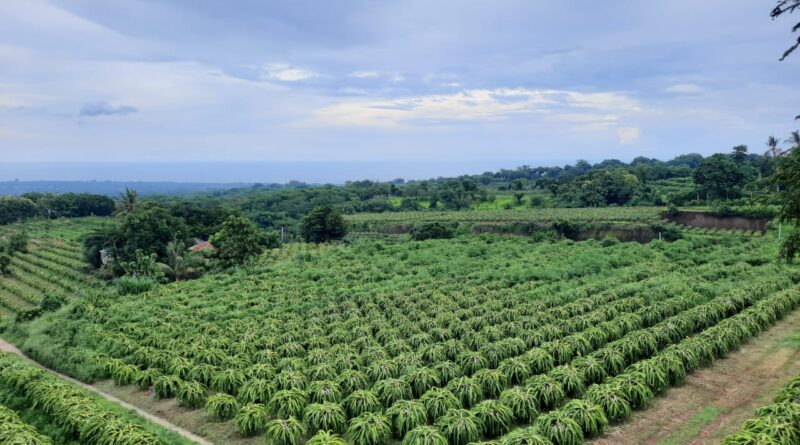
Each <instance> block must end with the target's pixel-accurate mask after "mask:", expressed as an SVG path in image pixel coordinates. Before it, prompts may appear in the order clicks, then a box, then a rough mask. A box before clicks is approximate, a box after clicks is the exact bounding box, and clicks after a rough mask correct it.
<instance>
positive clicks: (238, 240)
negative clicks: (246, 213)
mask: <svg viewBox="0 0 800 445" xmlns="http://www.w3.org/2000/svg"><path fill="white" fill-rule="evenodd" d="M209 241H210V242H211V244H212V245H213V246H214V248H215V249H216V256H217V258H219V259H220V260H221V261H223V262H224V263H226V264H243V263H245V262H247V261H249V260H250V259H251V258H253V257H255V256H258V255H260V254H261V252H263V251H264V248H265V247H277V245H278V242H279V241H278V239H277V236H274V235H273V236H268V235H267V234H266V233H265V232H264V231H263V230H261V229H259V228H258V226H257V225H256V224H255V223H254V222H253V221H251V220H249V219H247V218H244V217H242V216H233V215H231V216H229V217H228V219H227V220H225V222H224V223H222V228H221V229H220V231H219V232H217V233H215V234H214V235H213V236H212V237H211V239H210V240H209Z"/></svg>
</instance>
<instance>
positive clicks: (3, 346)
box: [0, 338, 213, 445]
mask: <svg viewBox="0 0 800 445" xmlns="http://www.w3.org/2000/svg"><path fill="white" fill-rule="evenodd" d="M0 351H3V352H10V353H12V354H16V355H18V356H20V357H22V358H24V359H26V360H28V361H30V362H31V363H34V364H35V365H36V366H39V367H41V368H42V369H44V370H46V371H47V372H49V373H51V374H53V375H55V376H57V377H59V378H61V379H64V380H66V381H68V382H70V383H72V384H74V385H77V386H80V387H81V388H83V389H85V390H87V391H91V392H93V393H95V394H97V395H99V396H100V397H102V398H104V399H106V400H108V401H111V402H114V403H116V404H118V405H120V406H122V407H123V408H125V409H129V410H132V411H135V412H136V414H138V415H140V416H142V417H144V418H145V419H147V420H149V421H151V422H153V423H155V424H157V425H160V426H163V427H164V428H167V429H169V430H172V431H174V432H176V433H178V434H180V435H181V436H183V437H184V438H186V439H189V440H191V441H194V442H197V443H198V444H200V445H213V444H212V443H211V442H209V441H208V440H206V439H203V438H202V437H200V436H198V435H196V434H194V433H192V432H190V431H187V430H185V429H183V428H181V427H179V426H177V425H173V424H172V423H170V422H169V421H167V420H165V419H162V418H161V417H157V416H154V415H152V414H150V413H148V412H147V411H144V410H142V409H140V408H137V407H135V406H133V405H131V404H130V403H127V402H123V401H122V400H120V399H118V398H116V397H114V396H112V395H111V394H108V393H105V392H103V391H101V390H99V389H97V388H95V387H94V386H92V385H87V384H86V383H83V382H80V381H78V380H75V379H73V378H72V377H69V376H66V375H64V374H61V373H58V372H56V371H53V370H52V369H48V368H45V367H43V366H41V365H40V364H38V363H36V362H35V361H33V360H31V359H30V358H28V356H26V355H25V354H24V353H23V352H22V351H20V350H19V349H18V348H17V347H16V346H14V345H12V344H11V343H8V342H6V341H5V340H3V339H1V338H0Z"/></svg>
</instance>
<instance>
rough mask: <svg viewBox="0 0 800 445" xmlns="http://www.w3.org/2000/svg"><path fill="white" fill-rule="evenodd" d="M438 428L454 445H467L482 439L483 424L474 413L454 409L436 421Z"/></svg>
mask: <svg viewBox="0 0 800 445" xmlns="http://www.w3.org/2000/svg"><path fill="white" fill-rule="evenodd" d="M436 426H437V427H438V428H439V430H440V431H441V432H442V434H443V435H444V436H445V437H446V438H447V441H448V442H449V443H450V444H452V445H467V444H468V443H472V442H476V441H478V440H479V439H480V437H481V431H483V423H482V422H481V420H480V419H479V418H478V416H476V415H475V414H474V413H473V412H471V411H469V410H466V409H452V410H450V411H448V412H447V414H445V415H444V416H442V417H440V418H439V419H438V420H437V421H436Z"/></svg>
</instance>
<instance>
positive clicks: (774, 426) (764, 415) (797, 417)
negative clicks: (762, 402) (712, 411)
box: [722, 376, 800, 445]
mask: <svg viewBox="0 0 800 445" xmlns="http://www.w3.org/2000/svg"><path fill="white" fill-rule="evenodd" d="M722 443H723V445H747V444H758V445H782V444H793V443H800V376H798V377H795V378H793V379H791V380H790V381H789V382H788V383H787V384H786V385H784V387H783V388H781V390H780V391H779V392H778V394H777V395H776V396H775V398H774V400H773V403H772V404H771V405H767V406H763V407H761V408H759V409H758V410H757V411H756V415H755V418H753V419H749V420H747V421H745V422H744V424H743V425H742V427H741V429H740V430H739V431H738V432H736V433H735V434H732V435H730V436H728V437H726V438H725V439H724V440H723V441H722Z"/></svg>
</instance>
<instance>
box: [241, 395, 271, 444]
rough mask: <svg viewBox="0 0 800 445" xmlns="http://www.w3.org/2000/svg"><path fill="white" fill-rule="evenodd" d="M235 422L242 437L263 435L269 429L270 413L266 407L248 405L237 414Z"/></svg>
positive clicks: (253, 404)
mask: <svg viewBox="0 0 800 445" xmlns="http://www.w3.org/2000/svg"><path fill="white" fill-rule="evenodd" d="M233 421H234V423H235V424H236V426H237V427H238V428H239V433H240V434H241V435H242V436H245V437H250V436H255V435H257V434H261V433H262V432H263V431H264V430H265V429H266V428H267V423H268V422H269V413H268V412H267V408H266V407H265V406H264V405H257V404H255V403H248V404H247V405H245V406H243V407H242V409H240V410H239V412H238V413H236V417H235V418H234V420H233Z"/></svg>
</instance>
